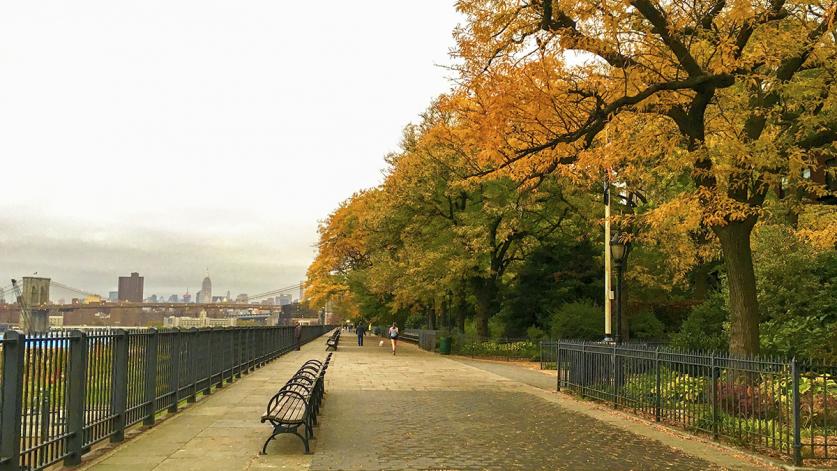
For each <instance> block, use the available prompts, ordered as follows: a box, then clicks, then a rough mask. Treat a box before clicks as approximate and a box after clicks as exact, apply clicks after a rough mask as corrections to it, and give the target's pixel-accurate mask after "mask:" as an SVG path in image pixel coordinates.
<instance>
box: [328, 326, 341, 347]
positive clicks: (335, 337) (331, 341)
mask: <svg viewBox="0 0 837 471" xmlns="http://www.w3.org/2000/svg"><path fill="white" fill-rule="evenodd" d="M338 343H340V329H336V330H335V331H334V333H333V334H331V336H330V337H329V338H327V339H326V351H328V349H329V348H331V349H334V351H337V344H338Z"/></svg>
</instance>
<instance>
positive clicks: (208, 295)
mask: <svg viewBox="0 0 837 471" xmlns="http://www.w3.org/2000/svg"><path fill="white" fill-rule="evenodd" d="M199 296H200V299H198V302H199V303H200V302H203V303H211V302H212V280H210V279H209V274H207V275H206V278H204V279H203V283H201V292H200V294H199Z"/></svg>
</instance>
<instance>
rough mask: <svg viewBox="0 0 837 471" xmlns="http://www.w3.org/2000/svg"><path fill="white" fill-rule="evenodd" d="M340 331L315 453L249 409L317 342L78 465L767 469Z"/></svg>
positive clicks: (546, 382) (521, 384)
mask: <svg viewBox="0 0 837 471" xmlns="http://www.w3.org/2000/svg"><path fill="white" fill-rule="evenodd" d="M352 343H354V338H353V336H351V335H348V334H347V335H344V337H343V342H341V346H340V349H339V351H338V352H337V353H336V354H335V355H334V358H333V362H332V366H331V368H330V369H329V372H328V379H327V383H326V391H327V396H326V400H325V402H324V408H323V410H322V415H321V425H320V427H319V428H318V429H316V432H317V434H318V435H317V439H316V440H314V441H313V442H312V444H313V448H312V451H313V452H314V454H313V455H304V454H303V453H302V452H303V448H302V443H301V442H300V441H299V439H298V438H296V437H294V436H292V435H282V436H280V437H279V439H278V440H275V441H273V442H271V444H270V446H269V447H268V455H266V456H260V455H259V454H258V452H259V449H260V447H261V446H262V443H263V442H264V440H265V438H266V437H267V436H268V435H269V431H270V429H269V427H268V426H267V425H264V424H260V423H259V417H260V415H261V414H262V412H263V410H264V407H265V405H266V403H267V401H268V399H269V398H270V396H271V395H272V394H273V393H274V392H275V391H276V389H277V388H278V387H279V386H281V384H282V383H283V382H284V381H285V380H286V379H287V378H288V377H289V376H290V375H291V374H292V373H293V372H294V371H295V370H296V368H297V367H298V366H299V365H300V364H301V363H302V362H303V361H304V360H305V359H308V358H322V357H323V356H324V351H323V350H324V346H323V341H321V340H317V341H314V342H312V343H310V344H308V345H306V346H304V347H303V349H302V351H301V352H292V353H290V354H288V355H285V356H283V357H281V358H280V359H278V360H276V361H274V362H272V363H271V364H269V365H267V366H266V367H264V368H262V369H259V370H257V371H256V372H254V373H251V374H250V375H248V376H245V377H244V378H242V379H241V380H239V381H238V382H236V383H233V384H232V385H230V386H228V387H225V388H224V389H222V390H220V391H218V392H217V393H214V394H213V395H211V396H209V397H207V398H204V399H202V400H199V401H198V403H197V404H194V405H192V406H190V407H189V408H188V409H187V410H185V411H183V412H181V413H180V414H178V415H176V416H174V417H172V418H170V419H168V420H165V421H164V422H162V423H161V424H159V425H157V426H155V427H154V428H152V429H151V430H148V431H146V432H144V433H142V434H139V435H137V436H136V437H135V438H133V439H131V440H129V441H128V442H126V443H125V444H123V445H120V446H118V447H116V448H114V449H113V450H111V451H108V452H105V453H103V454H101V456H99V457H98V458H96V459H95V460H93V461H92V462H89V463H88V464H87V465H86V467H85V469H89V470H95V471H110V470H125V471H131V470H152V469H153V470H200V471H206V470H239V469H241V470H307V469H310V470H401V469H419V470H482V469H491V470H513V469H520V470H540V469H543V470H556V469H572V470H599V469H601V470H603V469H609V470H664V469H672V470H705V469H765V468H762V467H760V466H763V465H760V464H759V463H758V462H757V461H751V460H749V459H748V458H747V456H746V455H744V454H739V453H737V452H734V451H730V450H728V449H726V448H723V447H720V446H716V445H714V444H712V443H708V442H705V441H703V440H700V439H696V438H693V437H688V436H686V435H683V434H679V433H676V432H670V431H666V430H665V429H663V428H661V427H656V426H652V425H648V424H646V423H643V422H641V421H638V420H636V419H630V418H627V417H625V416H621V415H620V414H614V413H613V412H611V411H608V410H607V409H606V408H602V407H600V406H596V405H593V404H590V403H585V402H580V401H576V400H574V399H571V398H569V397H568V396H565V395H562V394H556V393H555V392H552V391H551V390H550V389H551V385H552V384H554V376H553V377H548V376H546V375H544V374H543V373H542V372H539V371H527V370H525V369H523V368H521V367H518V366H509V365H503V364H493V363H488V362H479V361H471V360H465V359H459V360H457V359H451V358H445V357H442V356H439V355H434V354H430V353H427V352H423V351H420V350H418V349H416V348H415V347H413V346H411V345H404V346H403V348H402V349H401V351H399V354H398V355H396V356H393V355H392V354H391V353H389V348H388V346H384V347H379V346H378V343H377V339H375V338H371V337H368V338H367V342H366V344H367V345H366V346H365V347H362V348H360V347H357V346H354V345H352Z"/></svg>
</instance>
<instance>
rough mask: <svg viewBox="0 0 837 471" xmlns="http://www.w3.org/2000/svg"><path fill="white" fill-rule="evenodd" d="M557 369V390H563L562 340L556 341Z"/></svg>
mask: <svg viewBox="0 0 837 471" xmlns="http://www.w3.org/2000/svg"><path fill="white" fill-rule="evenodd" d="M555 371H556V372H557V373H558V375H557V376H558V381H557V383H558V384H557V386H556V387H555V390H556V391H560V390H561V340H558V341H556V342H555Z"/></svg>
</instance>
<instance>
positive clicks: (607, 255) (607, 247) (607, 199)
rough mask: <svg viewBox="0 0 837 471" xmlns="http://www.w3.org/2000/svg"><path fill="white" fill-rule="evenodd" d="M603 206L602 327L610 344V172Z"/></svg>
mask: <svg viewBox="0 0 837 471" xmlns="http://www.w3.org/2000/svg"><path fill="white" fill-rule="evenodd" d="M604 205H605V230H604V241H605V243H604V260H605V264H604V265H605V266H604V270H605V272H604V290H605V301H604V305H605V318H604V325H605V328H604V330H605V338H604V341H605V342H612V341H613V327H612V325H613V323H612V322H611V319H612V316H611V306H610V304H611V303H610V300H611V299H612V297H613V293H612V292H611V288H610V286H611V285H610V273H611V269H610V172H609V171H608V173H607V174H606V175H605V181H604Z"/></svg>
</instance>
